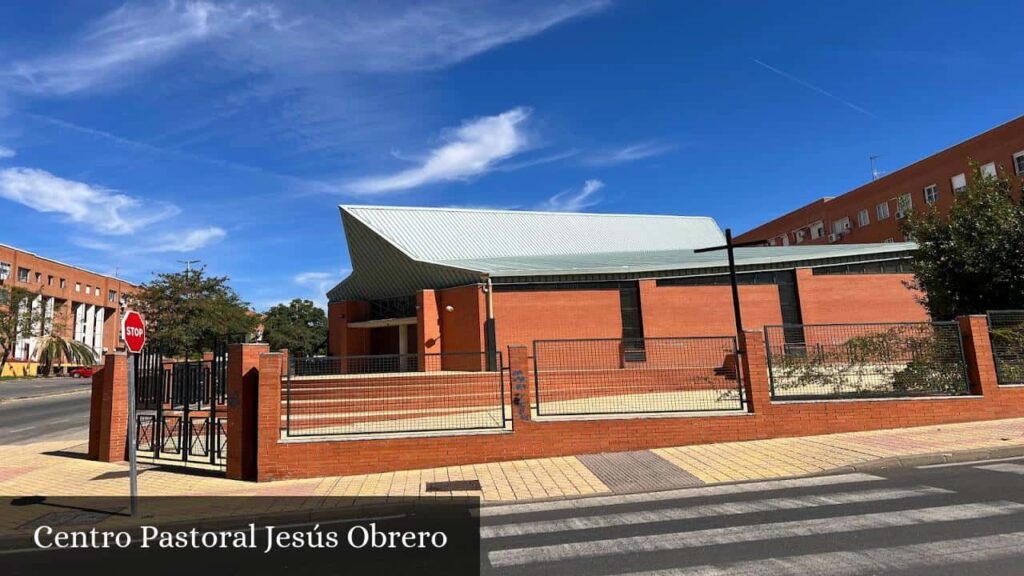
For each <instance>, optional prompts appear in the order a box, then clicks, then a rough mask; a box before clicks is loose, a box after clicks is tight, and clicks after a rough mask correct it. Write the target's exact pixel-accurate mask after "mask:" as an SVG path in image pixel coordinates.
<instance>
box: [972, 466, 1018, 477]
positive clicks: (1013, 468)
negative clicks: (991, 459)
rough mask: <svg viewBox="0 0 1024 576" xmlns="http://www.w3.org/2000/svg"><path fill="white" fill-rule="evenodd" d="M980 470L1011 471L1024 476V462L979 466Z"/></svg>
mask: <svg viewBox="0 0 1024 576" xmlns="http://www.w3.org/2000/svg"><path fill="white" fill-rule="evenodd" d="M976 468H977V469H978V470H991V471H992V472H1009V473H1010V474H1020V475H1022V476H1024V464H992V465H990V466H977V467H976Z"/></svg>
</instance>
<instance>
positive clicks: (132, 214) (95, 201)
mask: <svg viewBox="0 0 1024 576" xmlns="http://www.w3.org/2000/svg"><path fill="white" fill-rule="evenodd" d="M0 198H6V199H7V200H10V201H12V202H17V203H19V204H23V205H25V206H28V207H29V208H32V209H33V210H37V211H39V212H46V213H57V214H63V215H65V216H66V217H67V218H68V219H69V220H71V221H72V222H77V223H80V224H86V225H89V226H91V227H92V228H93V229H94V230H95V231H97V232H100V233H103V234H131V233H133V232H135V231H137V230H139V229H142V228H144V227H146V226H149V225H151V224H153V223H155V222H159V221H160V220H164V219H166V218H170V217H171V216H174V215H176V214H178V213H180V212H181V210H180V209H178V207H177V206H174V205H171V204H164V203H159V204H158V203H146V202H143V201H142V200H139V199H138V198H134V197H132V196H127V195H125V194H119V193H117V192H115V191H113V190H110V189H107V188H102V187H98V186H93V185H90V184H86V183H84V182H76V181H74V180H65V179H64V178H60V177H58V176H54V175H53V174H50V173H49V172H46V171H45V170H39V169H36V168H21V167H17V168H7V169H4V170H0Z"/></svg>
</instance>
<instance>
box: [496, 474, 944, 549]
mask: <svg viewBox="0 0 1024 576" xmlns="http://www.w3.org/2000/svg"><path fill="white" fill-rule="evenodd" d="M951 493H952V492H951V491H950V490H944V489H942V488H932V487H928V486H921V487H917V488H883V489H880V490H863V491H855V492H839V493H835V494H822V495H808V496H796V497H785V498H768V499H765V500H752V501H748V502H742V501H741V502H727V503H724V504H709V505H705V506H690V507H686V508H667V509H662V510H646V511H642V512H623V513H619V514H606V515H603V516H583V517H579V518H566V519H562V520H540V521H534V522H522V523H516V524H504V525H497V526H482V527H481V528H480V537H481V538H485V539H486V538H500V537H504V536H521V535H525V534H547V533H552V532H566V531H571V530H588V529H591V528H606V527H609V526H625V525H631V524H651V523H654V522H666V521H672V520H688V519H692V518H707V517H711V516H732V515H735V514H750V513H753V512H771V511H775V510H796V509H803V508H818V507H821V506H833V505H840V504H855V503H864V502H883V501H887V500H900V499H903V498H914V497H920V496H934V495H937V494H951Z"/></svg>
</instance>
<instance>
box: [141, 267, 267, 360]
mask: <svg viewBox="0 0 1024 576" xmlns="http://www.w3.org/2000/svg"><path fill="white" fill-rule="evenodd" d="M132 301H133V303H134V306H135V309H136V310H137V311H138V312H139V313H140V314H142V316H143V317H144V318H145V319H146V336H147V339H148V340H149V342H150V343H151V345H152V346H153V347H155V348H157V349H159V350H161V351H162V352H163V353H164V354H168V355H172V356H183V355H189V356H191V355H193V354H197V353H201V352H203V351H204V350H210V349H212V345H213V343H214V342H216V341H217V340H219V339H224V338H230V339H236V340H237V341H242V340H243V339H245V338H247V337H248V335H249V334H250V333H252V331H253V329H254V328H255V327H256V324H257V323H258V322H259V319H258V317H256V316H255V315H253V314H252V313H251V312H250V311H249V304H248V303H247V302H245V301H243V300H242V299H241V298H240V297H239V296H238V294H237V293H235V291H234V290H232V289H231V287H230V286H229V285H228V278H227V277H226V276H207V275H206V268H205V267H203V268H199V269H196V270H191V271H187V272H175V273H164V274H157V275H156V278H155V279H154V280H153V281H152V282H150V283H148V284H143V285H142V286H141V287H140V289H139V291H138V292H137V293H136V294H135V295H134V296H133V297H132Z"/></svg>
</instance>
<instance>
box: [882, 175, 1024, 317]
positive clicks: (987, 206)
mask: <svg viewBox="0 0 1024 576" xmlns="http://www.w3.org/2000/svg"><path fill="white" fill-rule="evenodd" d="M971 174H972V177H971V180H970V184H969V185H968V186H967V188H966V189H965V190H962V191H960V192H957V193H956V201H955V202H954V203H953V207H952V208H951V209H950V211H949V214H948V215H946V216H943V215H941V214H939V213H938V212H937V211H936V210H934V209H932V210H929V211H927V212H923V213H921V212H915V213H912V214H911V215H910V216H909V217H908V219H907V220H905V221H904V223H903V225H902V226H903V231H904V232H905V233H906V234H907V235H908V236H909V237H911V238H913V239H914V241H916V242H917V243H918V246H919V248H918V250H917V251H916V252H915V254H914V282H913V284H914V287H916V288H918V289H920V290H923V291H924V294H925V295H924V296H923V298H922V303H923V304H924V305H925V306H926V307H927V309H928V312H929V313H930V314H931V315H932V317H933V318H935V319H949V318H952V317H954V316H958V315H963V314H979V313H984V312H985V311H986V310H997V309H1014V308H1022V307H1024V208H1022V206H1021V204H1020V203H1019V201H1016V200H1014V192H1015V191H1016V192H1021V183H1020V180H1019V179H1017V178H1011V177H1008V176H1007V175H1006V173H1005V171H1004V170H1003V169H1002V167H1000V169H999V172H998V174H997V175H996V176H984V175H982V173H981V170H980V169H979V167H978V165H977V164H976V163H974V162H971Z"/></svg>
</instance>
